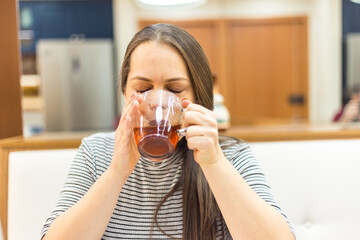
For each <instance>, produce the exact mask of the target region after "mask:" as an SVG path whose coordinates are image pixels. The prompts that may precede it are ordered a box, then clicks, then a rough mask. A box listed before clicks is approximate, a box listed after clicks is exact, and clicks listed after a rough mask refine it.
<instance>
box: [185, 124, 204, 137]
mask: <svg viewBox="0 0 360 240" xmlns="http://www.w3.org/2000/svg"><path fill="white" fill-rule="evenodd" d="M205 134H206V128H204V127H202V126H196V125H194V126H189V127H187V128H186V138H190V137H194V136H204V135H205Z"/></svg>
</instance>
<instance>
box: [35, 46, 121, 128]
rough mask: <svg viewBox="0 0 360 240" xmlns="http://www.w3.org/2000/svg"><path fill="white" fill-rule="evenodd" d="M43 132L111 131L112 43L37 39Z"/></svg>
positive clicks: (113, 103) (113, 108)
mask: <svg viewBox="0 0 360 240" xmlns="http://www.w3.org/2000/svg"><path fill="white" fill-rule="evenodd" d="M36 49H37V50H36V51H37V68H38V69H37V70H38V73H39V75H40V77H41V82H42V83H41V89H40V92H41V95H42V96H43V98H44V102H45V107H44V122H45V130H46V131H81V130H83V131H96V130H105V131H106V130H111V129H112V127H113V123H114V121H115V118H116V112H117V111H116V98H115V95H116V94H115V93H116V81H117V77H116V76H117V74H114V66H113V63H114V61H113V52H114V50H113V43H112V40H100V39H99V40H96V39H93V40H82V41H69V40H40V41H39V42H38V44H37V47H36Z"/></svg>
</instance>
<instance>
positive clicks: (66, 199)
mask: <svg viewBox="0 0 360 240" xmlns="http://www.w3.org/2000/svg"><path fill="white" fill-rule="evenodd" d="M95 181H96V165H95V162H94V156H93V154H92V151H91V150H90V148H89V146H88V144H87V143H86V140H85V139H83V140H82V143H81V145H80V147H79V149H78V150H77V153H76V155H75V158H74V161H73V162H72V164H71V167H70V170H69V172H68V175H67V177H66V180H65V183H64V186H63V188H62V190H61V192H60V196H59V198H58V200H57V203H56V205H55V208H54V209H53V211H52V212H51V214H50V216H49V217H48V219H47V220H46V222H45V224H44V227H43V229H42V231H41V239H42V238H43V237H44V236H45V234H46V232H47V231H48V229H49V227H50V225H51V224H52V223H53V222H54V220H55V219H56V218H57V217H59V216H60V215H61V214H62V213H64V212H65V211H66V210H67V209H69V208H70V207H72V206H73V205H74V204H75V203H77V202H78V201H79V200H80V199H81V198H82V197H83V196H84V195H85V193H87V191H88V190H89V189H90V187H91V186H92V185H93V183H94V182H95Z"/></svg>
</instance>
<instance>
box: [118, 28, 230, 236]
mask: <svg viewBox="0 0 360 240" xmlns="http://www.w3.org/2000/svg"><path fill="white" fill-rule="evenodd" d="M148 41H155V42H157V43H161V44H166V45H169V46H172V47H174V48H175V49H176V50H177V51H178V52H179V53H180V55H181V56H182V57H183V59H184V62H185V64H186V67H187V71H188V75H189V77H190V81H191V84H192V88H193V91H194V95H195V96H194V97H195V103H197V104H200V105H202V106H204V107H206V108H208V109H210V110H212V109H213V80H212V74H211V70H210V67H209V63H208V60H207V58H206V56H205V54H204V51H203V49H202V48H201V46H200V44H199V43H198V42H197V41H196V40H195V38H194V37H193V36H191V35H190V34H189V33H187V32H186V31H184V30H183V29H181V28H179V27H177V26H174V25H171V24H165V23H161V24H155V25H151V26H147V27H145V28H143V29H142V30H141V31H139V32H138V33H137V34H136V35H135V36H134V37H133V39H132V40H131V41H130V43H129V45H128V47H127V50H126V53H125V57H124V61H123V65H122V68H121V73H120V80H121V84H120V85H119V87H121V90H122V92H123V93H124V91H125V87H126V83H127V78H128V74H129V72H130V67H131V66H130V60H131V55H132V53H133V51H134V49H135V48H136V47H137V46H139V45H140V44H142V43H144V42H148ZM176 154H181V155H182V159H183V166H182V167H183V171H182V176H181V178H180V179H179V181H178V183H177V184H176V185H175V186H174V187H173V188H172V189H171V191H170V192H169V193H168V194H166V196H164V198H163V199H162V201H160V203H159V205H158V207H157V209H156V211H155V214H154V223H155V224H156V226H157V227H158V228H159V229H160V230H161V231H162V232H163V233H164V234H166V235H167V236H168V237H171V238H173V237H172V236H170V235H169V234H167V233H166V232H165V231H163V230H162V229H161V226H159V224H158V221H157V214H158V211H159V209H160V207H161V205H162V204H163V203H164V202H165V201H166V199H167V198H168V197H169V196H171V195H172V194H173V193H174V192H175V191H177V190H178V189H179V188H180V186H181V188H182V191H183V236H182V238H183V239H192V240H202V239H209V240H211V239H215V238H216V235H217V233H218V222H217V221H218V220H220V222H221V227H220V229H221V232H222V235H223V236H224V226H223V221H222V220H221V219H222V218H221V212H220V210H219V207H218V205H217V203H216V201H215V198H214V196H213V194H212V192H211V189H210V187H209V185H208V183H207V181H206V178H205V176H204V174H203V172H202V170H201V168H200V167H199V165H198V164H197V163H196V161H195V160H194V157H193V152H192V151H191V150H189V148H188V147H187V142H186V139H185V138H183V139H181V140H180V142H179V143H178V145H177V149H176Z"/></svg>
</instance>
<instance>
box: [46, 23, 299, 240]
mask: <svg viewBox="0 0 360 240" xmlns="http://www.w3.org/2000/svg"><path fill="white" fill-rule="evenodd" d="M152 89H164V90H167V91H170V92H173V93H175V94H176V95H177V96H178V97H179V98H180V99H183V100H182V105H183V107H184V108H186V113H185V116H184V122H183V124H184V125H185V127H187V132H186V138H182V139H181V140H180V142H179V143H178V145H177V148H176V151H175V153H174V154H173V155H172V156H171V157H169V158H168V159H165V160H162V161H158V162H156V161H152V160H149V159H146V158H143V157H140V155H139V152H138V150H137V148H136V144H135V141H134V136H133V126H132V119H133V118H134V115H135V114H136V112H137V110H138V107H139V103H140V102H141V101H142V96H141V93H142V92H145V91H148V90H152ZM121 90H122V92H123V94H124V96H125V101H126V104H125V107H124V109H123V112H122V117H121V119H120V122H119V125H118V128H117V129H116V131H115V134H114V133H100V134H95V135H93V136H90V137H88V138H85V139H84V140H83V142H82V144H81V146H80V148H79V150H78V153H77V155H76V158H75V161H74V163H73V165H72V167H71V170H70V173H69V176H68V178H67V181H66V183H65V186H64V189H63V191H62V192H61V195H60V198H59V200H58V203H57V206H56V208H55V209H54V211H53V213H52V214H51V216H50V217H49V219H48V220H47V222H46V224H45V226H44V229H43V236H44V238H43V239H45V240H48V239H150V238H154V239H159V238H168V239H169V238H172V239H191V240H193V239H199V240H200V239H201V240H202V239H206V240H208V239H231V238H233V239H294V236H293V234H292V232H291V230H290V227H289V224H288V223H287V221H286V218H285V217H284V215H282V213H281V210H280V208H279V207H278V206H277V205H276V203H275V202H274V200H273V197H272V195H271V193H270V190H269V187H268V185H267V184H266V182H265V180H264V177H263V173H262V172H261V170H260V168H259V166H258V163H257V162H256V160H255V159H254V157H253V155H252V153H251V151H250V150H249V146H248V145H247V144H245V143H241V142H240V141H238V140H236V139H231V138H226V139H225V138H224V139H222V140H221V141H219V136H218V130H217V124H216V118H215V115H214V113H213V112H212V111H211V110H212V109H213V95H212V90H213V89H212V75H211V71H210V68H209V65H208V62H207V60H206V57H205V55H204V53H203V50H202V49H201V47H200V45H199V44H198V43H197V42H196V40H195V39H194V38H193V37H192V36H191V35H189V34H188V33H186V32H185V31H183V30H182V29H180V28H178V27H176V26H173V25H168V24H157V25H152V26H148V27H146V28H144V29H143V30H141V31H140V32H138V33H137V34H136V35H135V36H134V38H133V39H132V41H131V42H130V43H129V46H128V48H127V52H126V55H125V58H124V62H123V66H122V70H121ZM248 184H249V185H248ZM254 190H255V191H254ZM262 198H263V199H266V201H264V200H263V199H262Z"/></svg>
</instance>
